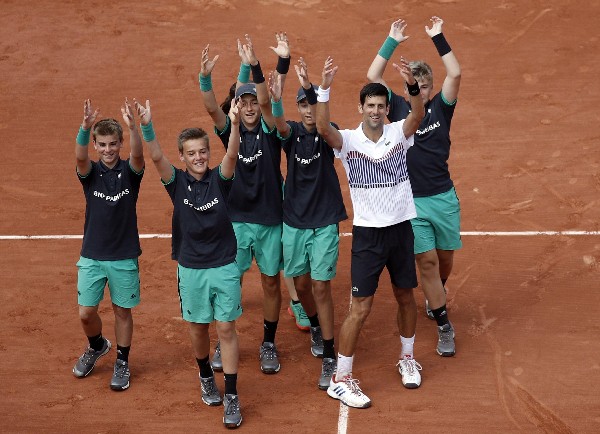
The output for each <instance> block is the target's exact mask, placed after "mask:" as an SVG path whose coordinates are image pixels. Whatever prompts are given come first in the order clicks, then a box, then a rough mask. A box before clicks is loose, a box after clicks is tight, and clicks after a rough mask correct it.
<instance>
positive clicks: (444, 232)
mask: <svg viewBox="0 0 600 434" xmlns="http://www.w3.org/2000/svg"><path fill="white" fill-rule="evenodd" d="M414 199H415V207H416V209H417V217H416V218H414V219H412V220H411V221H410V222H411V224H412V228H413V232H414V234H415V255H416V254H419V253H424V252H428V251H430V250H433V249H440V250H457V249H460V248H461V247H462V241H461V239H460V203H459V201H458V196H457V195H456V190H455V189H454V187H452V188H451V189H450V190H448V191H447V192H445V193H440V194H436V195H434V196H428V197H415V198H414Z"/></svg>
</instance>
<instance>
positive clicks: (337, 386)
mask: <svg viewBox="0 0 600 434" xmlns="http://www.w3.org/2000/svg"><path fill="white" fill-rule="evenodd" d="M327 394H328V395H329V396H331V397H332V398H335V399H339V400H340V401H342V402H343V403H344V404H346V405H347V406H348V407H354V408H367V407H370V406H371V400H370V399H369V397H368V396H367V395H365V394H364V393H363V392H362V390H360V387H358V380H356V379H354V378H352V376H351V375H348V376H346V377H344V378H342V379H341V380H340V381H335V375H333V376H332V377H331V381H330V382H329V388H328V389H327Z"/></svg>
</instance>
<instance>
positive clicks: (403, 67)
mask: <svg viewBox="0 0 600 434" xmlns="http://www.w3.org/2000/svg"><path fill="white" fill-rule="evenodd" d="M392 65H393V66H394V68H395V69H396V71H398V72H399V73H400V75H401V76H402V78H403V79H404V81H405V82H406V84H415V83H416V82H417V80H415V77H414V76H413V73H412V70H411V69H410V66H409V64H408V60H406V59H405V58H404V57H400V65H398V64H397V63H393V64H392Z"/></svg>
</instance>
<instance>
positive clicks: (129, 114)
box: [121, 98, 135, 130]
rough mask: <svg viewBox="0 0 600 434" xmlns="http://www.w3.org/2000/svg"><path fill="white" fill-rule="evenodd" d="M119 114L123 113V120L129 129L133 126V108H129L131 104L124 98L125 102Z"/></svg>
mask: <svg viewBox="0 0 600 434" xmlns="http://www.w3.org/2000/svg"><path fill="white" fill-rule="evenodd" d="M121 115H123V121H124V122H125V125H127V127H128V128H129V129H130V130H133V129H134V128H135V120H134V118H133V109H132V108H131V104H129V100H128V99H127V98H125V104H124V105H122V106H121Z"/></svg>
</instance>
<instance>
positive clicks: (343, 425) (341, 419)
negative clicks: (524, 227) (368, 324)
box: [0, 231, 600, 434]
mask: <svg viewBox="0 0 600 434" xmlns="http://www.w3.org/2000/svg"><path fill="white" fill-rule="evenodd" d="M460 234H461V235H462V236H490V237H531V236H598V235H600V231H522V232H508V231H499V232H491V231H466V232H461V233H460ZM351 236H352V233H351V232H341V233H340V237H351ZM82 238H83V235H0V240H69V239H82ZM140 238H146V239H148V238H150V239H151V238H171V234H140ZM350 306H352V297H350ZM348 410H349V409H348V406H346V405H345V404H344V403H342V402H340V413H339V416H338V430H337V432H338V434H346V431H347V429H348V416H349V415H348Z"/></svg>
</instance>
